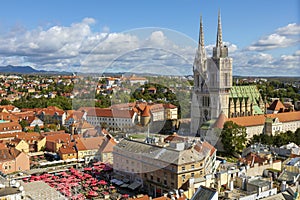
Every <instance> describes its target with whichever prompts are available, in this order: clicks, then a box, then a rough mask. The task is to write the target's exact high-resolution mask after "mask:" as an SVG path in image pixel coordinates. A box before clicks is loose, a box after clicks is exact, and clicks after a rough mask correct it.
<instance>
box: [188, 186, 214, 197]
mask: <svg viewBox="0 0 300 200" xmlns="http://www.w3.org/2000/svg"><path fill="white" fill-rule="evenodd" d="M216 194H217V191H216V190H215V189H211V188H207V187H204V186H201V187H200V188H198V190H197V192H196V193H195V194H194V195H193V197H192V199H191V200H199V199H201V200H210V199H212V198H213V197H214V196H215V195H216Z"/></svg>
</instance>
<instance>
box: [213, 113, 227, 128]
mask: <svg viewBox="0 0 300 200" xmlns="http://www.w3.org/2000/svg"><path fill="white" fill-rule="evenodd" d="M226 121H227V117H226V115H225V114H224V113H223V112H222V113H221V114H220V115H219V117H218V119H217V121H216V122H215V124H214V127H215V128H219V129H222V128H223V125H224V123H225V122H226Z"/></svg>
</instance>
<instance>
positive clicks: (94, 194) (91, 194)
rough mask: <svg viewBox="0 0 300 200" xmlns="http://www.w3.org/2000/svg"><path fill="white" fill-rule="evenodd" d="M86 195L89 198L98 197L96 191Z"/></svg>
mask: <svg viewBox="0 0 300 200" xmlns="http://www.w3.org/2000/svg"><path fill="white" fill-rule="evenodd" d="M88 195H89V196H91V197H96V196H98V193H97V192H96V191H93V190H90V191H89V193H88Z"/></svg>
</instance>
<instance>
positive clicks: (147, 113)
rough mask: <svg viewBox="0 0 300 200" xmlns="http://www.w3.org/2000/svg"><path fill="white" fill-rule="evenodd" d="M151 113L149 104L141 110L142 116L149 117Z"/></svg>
mask: <svg viewBox="0 0 300 200" xmlns="http://www.w3.org/2000/svg"><path fill="white" fill-rule="evenodd" d="M150 116H151V114H150V106H148V105H147V106H146V107H145V109H144V110H143V112H142V117H150Z"/></svg>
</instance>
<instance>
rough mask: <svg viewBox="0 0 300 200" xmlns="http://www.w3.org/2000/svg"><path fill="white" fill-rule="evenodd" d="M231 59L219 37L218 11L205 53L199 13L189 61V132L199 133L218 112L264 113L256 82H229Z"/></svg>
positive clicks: (230, 77) (227, 116) (226, 114)
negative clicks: (196, 39)
mask: <svg viewBox="0 0 300 200" xmlns="http://www.w3.org/2000/svg"><path fill="white" fill-rule="evenodd" d="M232 62H233V60H232V58H231V57H229V56H228V47H227V46H226V45H224V44H223V40H222V25H221V15H220V12H219V15H218V28H217V40H216V45H215V47H213V52H212V57H207V55H206V50H205V46H204V32H203V23H202V17H201V19H200V31H199V43H198V49H197V52H196V56H195V61H194V65H193V73H194V89H193V95H192V113H191V118H192V124H191V131H192V133H197V134H200V130H201V129H203V127H204V126H207V124H212V123H214V122H215V121H216V120H217V119H218V118H219V117H220V115H223V116H224V115H225V117H226V118H233V117H243V116H252V115H259V114H264V112H265V104H264V102H263V100H262V98H261V95H260V93H259V91H258V89H257V88H256V86H254V85H252V86H233V83H232ZM200 135H201V134H200Z"/></svg>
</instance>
